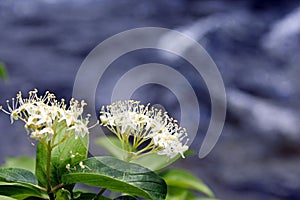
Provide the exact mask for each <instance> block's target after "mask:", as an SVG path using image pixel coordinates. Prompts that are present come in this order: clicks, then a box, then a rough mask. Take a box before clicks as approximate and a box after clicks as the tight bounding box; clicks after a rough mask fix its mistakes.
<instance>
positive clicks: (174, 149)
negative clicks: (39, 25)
mask: <svg viewBox="0 0 300 200" xmlns="http://www.w3.org/2000/svg"><path fill="white" fill-rule="evenodd" d="M100 121H101V125H103V126H105V127H107V128H108V129H109V130H111V131H112V132H113V133H115V134H116V135H118V137H119V138H125V139H127V140H128V137H124V136H132V137H134V139H133V140H134V141H145V140H147V139H149V140H151V142H152V143H153V145H148V146H147V148H149V149H144V150H145V151H139V152H146V151H150V150H151V151H156V152H158V154H160V155H167V156H169V157H174V156H176V155H177V154H181V156H182V157H184V155H183V153H184V152H185V151H186V150H187V149H188V146H187V142H188V138H187V133H186V130H185V129H184V128H182V127H179V126H178V124H177V121H176V120H174V119H173V118H170V117H169V116H168V114H167V113H166V112H165V113H164V112H162V111H161V110H158V109H156V108H153V107H151V108H149V104H148V105H147V106H144V105H140V102H138V101H133V100H127V101H118V102H115V103H113V104H111V105H109V106H106V107H102V109H101V111H100ZM121 142H123V143H126V142H128V141H121ZM137 144H139V142H137ZM150 144H151V143H150ZM136 149H137V147H136Z"/></svg>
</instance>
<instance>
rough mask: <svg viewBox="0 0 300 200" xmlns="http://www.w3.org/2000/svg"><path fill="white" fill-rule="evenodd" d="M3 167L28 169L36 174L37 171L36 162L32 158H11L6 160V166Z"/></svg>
mask: <svg viewBox="0 0 300 200" xmlns="http://www.w3.org/2000/svg"><path fill="white" fill-rule="evenodd" d="M2 167H6V168H9V167H15V168H21V169H26V170H29V171H31V172H34V169H35V160H34V158H32V157H27V156H21V157H17V158H15V157H9V158H6V160H5V164H4V165H2Z"/></svg>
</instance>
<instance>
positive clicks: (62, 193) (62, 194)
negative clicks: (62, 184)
mask: <svg viewBox="0 0 300 200" xmlns="http://www.w3.org/2000/svg"><path fill="white" fill-rule="evenodd" d="M55 195H56V199H60V200H71V199H72V197H71V193H70V192H69V191H68V190H66V189H64V188H62V189H60V190H58V191H57V192H56V193H55Z"/></svg>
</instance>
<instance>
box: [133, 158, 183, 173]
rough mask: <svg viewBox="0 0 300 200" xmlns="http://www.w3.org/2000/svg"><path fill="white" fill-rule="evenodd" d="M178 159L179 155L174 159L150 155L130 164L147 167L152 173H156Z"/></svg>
mask: <svg viewBox="0 0 300 200" xmlns="http://www.w3.org/2000/svg"><path fill="white" fill-rule="evenodd" d="M180 158H181V156H180V155H177V156H175V157H174V158H171V159H170V158H168V156H166V155H158V154H150V155H147V156H144V157H141V158H139V159H136V160H133V161H132V162H133V163H136V164H139V165H142V166H144V167H147V168H148V169H150V170H152V171H157V170H160V169H162V168H165V167H167V166H169V165H171V164H172V163H174V162H175V161H176V160H178V159H180Z"/></svg>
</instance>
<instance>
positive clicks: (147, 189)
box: [62, 157, 167, 200]
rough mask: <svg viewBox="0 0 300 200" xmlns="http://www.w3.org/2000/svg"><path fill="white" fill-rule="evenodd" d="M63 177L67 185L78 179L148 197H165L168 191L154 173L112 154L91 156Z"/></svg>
mask: <svg viewBox="0 0 300 200" xmlns="http://www.w3.org/2000/svg"><path fill="white" fill-rule="evenodd" d="M62 180H63V183H66V184H71V183H77V182H79V183H83V184H87V185H90V186H98V187H102V188H107V189H109V190H112V191H115V192H122V193H126V194H129V195H133V196H140V197H143V198H146V199H155V200H162V199H165V197H166V192H167V186H166V183H165V182H164V180H163V179H162V178H160V177H159V176H158V175H157V174H155V173H154V172H152V171H150V170H148V169H146V168H144V167H142V166H140V165H137V164H134V163H127V162H124V161H121V160H118V159H116V158H113V157H94V158H89V159H87V160H85V161H83V166H82V165H81V167H80V166H79V165H76V168H75V170H73V171H71V172H70V173H69V174H66V175H64V176H63V177H62Z"/></svg>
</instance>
